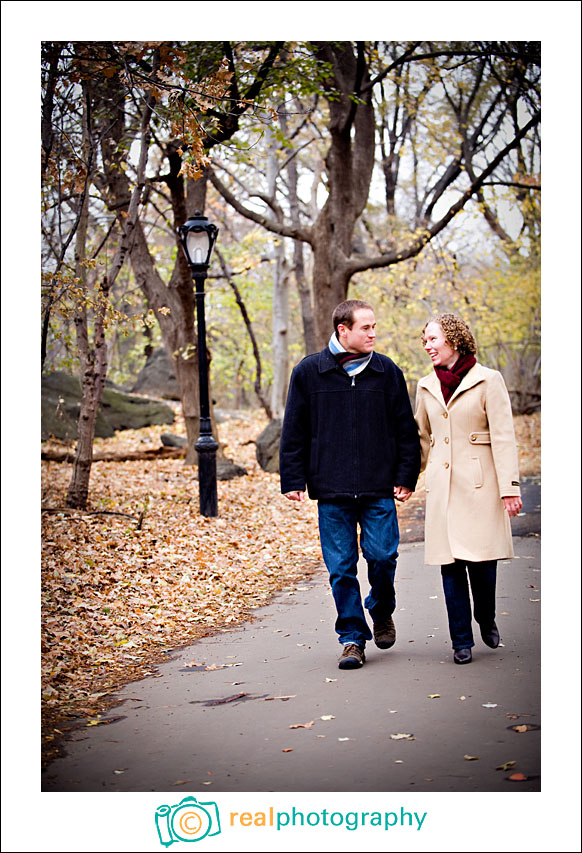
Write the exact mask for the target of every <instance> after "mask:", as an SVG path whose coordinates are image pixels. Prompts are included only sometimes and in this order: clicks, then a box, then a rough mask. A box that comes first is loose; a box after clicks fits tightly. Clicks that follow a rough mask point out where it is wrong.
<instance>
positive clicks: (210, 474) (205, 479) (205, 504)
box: [195, 435, 218, 518]
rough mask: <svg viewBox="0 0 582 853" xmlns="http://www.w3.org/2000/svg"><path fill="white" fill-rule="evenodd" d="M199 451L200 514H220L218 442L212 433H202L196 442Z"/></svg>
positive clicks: (213, 516)
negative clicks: (217, 464)
mask: <svg viewBox="0 0 582 853" xmlns="http://www.w3.org/2000/svg"><path fill="white" fill-rule="evenodd" d="M195 449H196V450H197V451H198V487H199V491H200V515H204V516H206V518H216V517H217V516H218V493H217V488H216V451H217V450H218V444H217V443H216V441H215V440H214V438H213V437H212V435H201V436H200V438H199V439H198V441H197V442H196V445H195Z"/></svg>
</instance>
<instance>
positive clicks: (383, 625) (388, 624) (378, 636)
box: [374, 616, 396, 649]
mask: <svg viewBox="0 0 582 853" xmlns="http://www.w3.org/2000/svg"><path fill="white" fill-rule="evenodd" d="M374 642H375V643H376V645H377V646H378V648H379V649H391V648H392V646H393V645H394V643H395V642H396V628H395V627H394V620H393V619H392V617H391V616H390V617H389V618H388V619H384V620H383V621H382V622H376V623H374Z"/></svg>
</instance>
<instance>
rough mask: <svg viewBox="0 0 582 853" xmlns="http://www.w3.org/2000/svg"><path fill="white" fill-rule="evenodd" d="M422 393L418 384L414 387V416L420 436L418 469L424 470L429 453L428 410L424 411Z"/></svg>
mask: <svg viewBox="0 0 582 853" xmlns="http://www.w3.org/2000/svg"><path fill="white" fill-rule="evenodd" d="M423 396H424V395H423V394H422V391H421V388H420V386H417V388H416V412H415V415H414V418H415V420H416V425H417V427H418V436H419V438H420V470H421V471H424V469H425V468H426V463H427V462H428V455H429V453H430V436H431V429H430V421H429V418H428V412H427V411H426V407H425V405H424V400H423Z"/></svg>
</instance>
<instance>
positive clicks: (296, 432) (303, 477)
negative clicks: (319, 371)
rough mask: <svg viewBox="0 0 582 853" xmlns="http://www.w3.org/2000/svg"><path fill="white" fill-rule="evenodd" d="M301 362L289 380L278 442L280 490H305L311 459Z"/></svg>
mask: <svg viewBox="0 0 582 853" xmlns="http://www.w3.org/2000/svg"><path fill="white" fill-rule="evenodd" d="M298 368H299V365H298V366H297V367H295V368H294V369H293V372H292V373H291V379H290V381H289V391H288V393H287V403H286V405H285V415H284V417H283V427H282V430H281V441H280V444H279V474H280V478H281V492H282V493H283V494H286V493H287V492H295V491H298V492H304V491H305V487H306V483H307V469H308V462H309V424H310V417H309V396H308V395H307V394H306V393H305V389H304V386H303V382H302V381H301V376H300V371H299V369H298Z"/></svg>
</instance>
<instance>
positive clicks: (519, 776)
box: [509, 773, 527, 782]
mask: <svg viewBox="0 0 582 853" xmlns="http://www.w3.org/2000/svg"><path fill="white" fill-rule="evenodd" d="M509 778H510V779H511V781H512V782H527V776H525V775H524V774H523V773H512V774H511V776H510V777H509Z"/></svg>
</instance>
